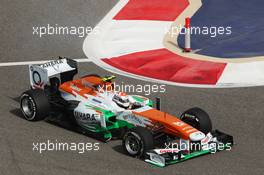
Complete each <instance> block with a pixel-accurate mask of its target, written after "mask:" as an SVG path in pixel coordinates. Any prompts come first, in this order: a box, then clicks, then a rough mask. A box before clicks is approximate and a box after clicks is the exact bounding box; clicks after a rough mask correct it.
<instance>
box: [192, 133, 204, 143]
mask: <svg viewBox="0 0 264 175" xmlns="http://www.w3.org/2000/svg"><path fill="white" fill-rule="evenodd" d="M204 138H205V134H204V133H202V132H201V131H197V132H194V133H192V134H190V140H191V141H194V142H196V141H200V140H202V139H204Z"/></svg>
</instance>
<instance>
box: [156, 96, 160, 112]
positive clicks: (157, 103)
mask: <svg viewBox="0 0 264 175" xmlns="http://www.w3.org/2000/svg"><path fill="white" fill-rule="evenodd" d="M160 106H161V105H160V98H159V97H157V98H156V109H157V110H159V111H160Z"/></svg>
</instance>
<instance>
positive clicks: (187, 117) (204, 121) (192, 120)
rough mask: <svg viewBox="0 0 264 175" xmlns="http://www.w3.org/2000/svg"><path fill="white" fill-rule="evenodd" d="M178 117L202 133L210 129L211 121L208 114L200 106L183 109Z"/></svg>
mask: <svg viewBox="0 0 264 175" xmlns="http://www.w3.org/2000/svg"><path fill="white" fill-rule="evenodd" d="M180 119H181V120H182V121H184V122H185V123H187V124H189V125H191V126H192V127H194V128H196V129H198V130H199V131H201V132H203V133H204V134H207V133H209V132H211V131H212V122H211V119H210V117H209V115H208V114H207V113H206V112H205V111H204V110H202V109H200V108H197V107H196V108H191V109H189V110H187V111H185V112H184V113H183V114H182V115H181V117H180Z"/></svg>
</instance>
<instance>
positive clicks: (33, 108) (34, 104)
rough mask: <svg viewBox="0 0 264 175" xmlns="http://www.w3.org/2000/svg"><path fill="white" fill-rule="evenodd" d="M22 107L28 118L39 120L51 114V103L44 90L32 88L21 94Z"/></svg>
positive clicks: (29, 119)
mask: <svg viewBox="0 0 264 175" xmlns="http://www.w3.org/2000/svg"><path fill="white" fill-rule="evenodd" d="M20 109H21V111H22V113H23V115H24V117H25V119H26V120H28V121H39V120H43V119H45V117H46V116H47V115H48V114H49V111H50V105H49V101H48V98H47V96H46V94H45V93H44V91H43V90H40V89H31V90H28V91H26V92H24V93H23V94H22V95H21V97H20Z"/></svg>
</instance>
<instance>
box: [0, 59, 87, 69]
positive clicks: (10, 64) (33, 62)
mask: <svg viewBox="0 0 264 175" xmlns="http://www.w3.org/2000/svg"><path fill="white" fill-rule="evenodd" d="M74 60H75V61H77V62H78V63H89V62H91V60H90V59H88V58H80V59H74ZM49 61H51V60H41V61H22V62H6V63H0V67H9V66H25V65H31V64H44V63H46V62H49Z"/></svg>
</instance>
